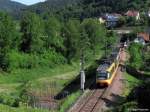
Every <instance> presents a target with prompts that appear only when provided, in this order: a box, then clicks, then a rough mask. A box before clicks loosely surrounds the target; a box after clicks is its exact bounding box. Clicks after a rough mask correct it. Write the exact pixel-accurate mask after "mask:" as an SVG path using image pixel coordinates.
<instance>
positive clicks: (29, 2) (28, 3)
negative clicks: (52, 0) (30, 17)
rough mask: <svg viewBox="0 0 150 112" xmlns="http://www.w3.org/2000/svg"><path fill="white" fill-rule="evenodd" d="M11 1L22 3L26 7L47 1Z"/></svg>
mask: <svg viewBox="0 0 150 112" xmlns="http://www.w3.org/2000/svg"><path fill="white" fill-rule="evenodd" d="M11 1H16V2H20V3H23V4H26V5H32V4H35V3H38V2H44V1H46V0H11Z"/></svg>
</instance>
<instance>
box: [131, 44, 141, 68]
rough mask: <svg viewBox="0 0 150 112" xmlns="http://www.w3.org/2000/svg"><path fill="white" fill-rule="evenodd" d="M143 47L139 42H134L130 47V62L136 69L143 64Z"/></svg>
mask: <svg viewBox="0 0 150 112" xmlns="http://www.w3.org/2000/svg"><path fill="white" fill-rule="evenodd" d="M142 48H143V47H142V45H140V44H137V43H133V44H132V45H131V46H130V48H129V52H130V63H131V66H132V67H134V68H136V69H140V68H141V67H142V65H143V59H142Z"/></svg>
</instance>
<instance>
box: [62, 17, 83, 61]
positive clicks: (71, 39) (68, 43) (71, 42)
mask: <svg viewBox="0 0 150 112" xmlns="http://www.w3.org/2000/svg"><path fill="white" fill-rule="evenodd" d="M79 28H80V23H79V21H78V20H69V21H68V22H67V23H66V24H65V25H64V27H63V38H64V46H65V52H64V53H65V57H66V58H67V60H68V63H70V62H71V59H72V58H74V57H75V56H76V54H77V49H78V42H79V37H80V31H79Z"/></svg>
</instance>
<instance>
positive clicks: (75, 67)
mask: <svg viewBox="0 0 150 112" xmlns="http://www.w3.org/2000/svg"><path fill="white" fill-rule="evenodd" d="M102 54H103V52H100V54H99V55H96V56H95V59H98V58H99V57H101V56H102ZM93 60H94V59H93ZM93 60H92V61H90V62H88V64H87V66H90V65H91V64H92V63H93ZM79 67H80V66H79V62H75V63H74V64H72V65H71V66H70V65H59V66H58V67H56V68H53V69H50V68H38V69H32V70H15V71H13V72H12V73H0V94H1V93H16V92H19V90H20V89H19V88H20V87H21V88H22V84H24V83H26V84H27V85H30V86H29V87H28V91H29V92H31V91H34V92H40V91H41V90H43V88H45V84H49V83H50V82H51V81H53V80H54V81H56V80H57V82H59V85H60V88H59V90H57V89H56V92H59V91H60V90H61V89H63V88H64V86H65V85H66V84H67V83H69V82H70V81H71V80H73V79H74V78H75V77H76V76H77V75H78V73H79V70H80V69H79ZM60 76H61V77H60ZM39 85H41V86H39ZM79 96H80V91H77V92H76V93H73V94H71V95H69V96H68V97H67V98H66V99H65V100H64V101H63V104H62V106H61V107H60V111H64V110H66V109H67V108H69V106H70V105H71V104H73V102H75V100H76V99H77V98H78V97H79ZM1 109H2V110H3V112H5V111H6V112H9V111H8V110H10V112H13V111H14V112H16V111H17V112H18V111H21V112H28V111H29V109H26V108H22V107H20V108H16V109H15V108H10V107H8V106H4V105H0V110H1ZM19 109H20V110H19ZM30 110H31V112H32V111H33V112H40V111H39V110H34V109H30ZM0 112H1V111H0ZM42 112H44V110H43V111H42Z"/></svg>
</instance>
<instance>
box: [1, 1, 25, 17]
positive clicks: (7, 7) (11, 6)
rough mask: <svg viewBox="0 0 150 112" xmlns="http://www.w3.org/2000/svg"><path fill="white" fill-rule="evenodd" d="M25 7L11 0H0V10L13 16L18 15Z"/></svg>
mask: <svg viewBox="0 0 150 112" xmlns="http://www.w3.org/2000/svg"><path fill="white" fill-rule="evenodd" d="M25 7H26V6H25V5H23V4H21V3H18V2H14V1H11V0H0V11H6V12H8V13H10V14H11V15H13V16H16V15H18V14H19V12H20V11H21V10H22V9H24V8H25Z"/></svg>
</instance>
